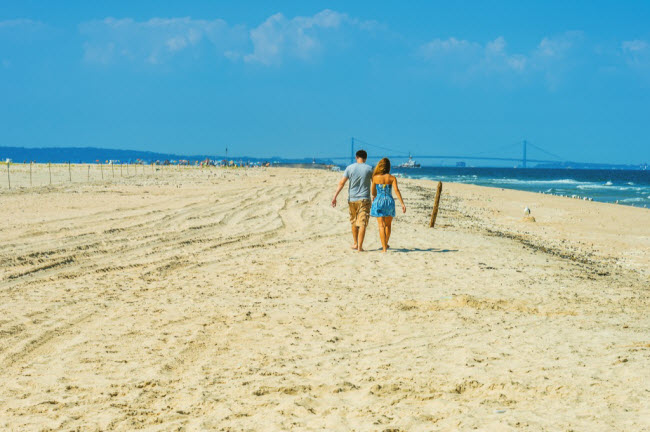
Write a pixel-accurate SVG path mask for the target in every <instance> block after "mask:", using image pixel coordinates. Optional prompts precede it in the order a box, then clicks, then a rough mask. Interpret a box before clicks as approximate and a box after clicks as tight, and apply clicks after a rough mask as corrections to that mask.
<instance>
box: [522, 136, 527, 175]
mask: <svg viewBox="0 0 650 432" xmlns="http://www.w3.org/2000/svg"><path fill="white" fill-rule="evenodd" d="M523 147H524V156H523V158H522V159H521V166H522V167H524V168H526V140H524V143H523Z"/></svg>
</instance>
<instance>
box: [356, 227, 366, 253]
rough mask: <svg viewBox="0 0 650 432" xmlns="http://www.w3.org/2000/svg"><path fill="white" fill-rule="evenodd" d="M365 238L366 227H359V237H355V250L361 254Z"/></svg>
mask: <svg viewBox="0 0 650 432" xmlns="http://www.w3.org/2000/svg"><path fill="white" fill-rule="evenodd" d="M365 236H366V227H365V226H361V227H359V235H358V237H357V244H358V245H359V247H358V248H357V250H358V251H359V252H363V238H364V237H365Z"/></svg>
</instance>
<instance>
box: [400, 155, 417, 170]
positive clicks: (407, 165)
mask: <svg viewBox="0 0 650 432" xmlns="http://www.w3.org/2000/svg"><path fill="white" fill-rule="evenodd" d="M398 168H420V164H419V163H417V162H415V161H414V160H413V156H411V155H410V154H409V160H408V161H406V162H404V163H403V164H401V165H399V166H398Z"/></svg>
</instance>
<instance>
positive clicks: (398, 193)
mask: <svg viewBox="0 0 650 432" xmlns="http://www.w3.org/2000/svg"><path fill="white" fill-rule="evenodd" d="M392 177H393V178H392V180H393V182H392V183H393V187H394V188H395V195H397V198H398V199H399V202H400V203H402V213H406V206H405V205H404V200H403V199H402V194H401V193H400V191H399V188H398V187H397V177H395V176H392Z"/></svg>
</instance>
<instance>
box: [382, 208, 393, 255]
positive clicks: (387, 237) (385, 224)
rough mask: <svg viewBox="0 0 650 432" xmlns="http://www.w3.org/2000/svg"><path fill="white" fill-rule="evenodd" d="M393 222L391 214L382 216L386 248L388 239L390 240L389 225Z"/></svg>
mask: <svg viewBox="0 0 650 432" xmlns="http://www.w3.org/2000/svg"><path fill="white" fill-rule="evenodd" d="M392 224H393V218H392V217H391V216H387V217H385V218H384V226H385V228H384V230H385V231H386V248H389V247H390V246H388V241H389V240H390V233H391V225H392Z"/></svg>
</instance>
